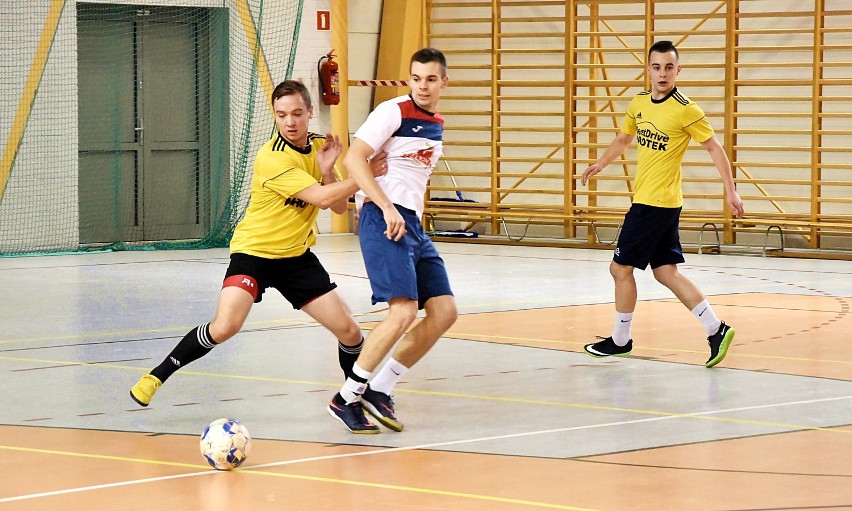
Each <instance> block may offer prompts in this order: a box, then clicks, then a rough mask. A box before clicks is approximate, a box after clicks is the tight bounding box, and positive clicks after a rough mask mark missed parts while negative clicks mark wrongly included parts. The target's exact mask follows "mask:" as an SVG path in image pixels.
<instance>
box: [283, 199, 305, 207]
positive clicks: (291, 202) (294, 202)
mask: <svg viewBox="0 0 852 511" xmlns="http://www.w3.org/2000/svg"><path fill="white" fill-rule="evenodd" d="M284 205H285V206H296V207H297V208H304V207H305V206H307V205H308V203H307V202H305V201H303V200H302V199H297V198H295V197H287V200H285V201H284Z"/></svg>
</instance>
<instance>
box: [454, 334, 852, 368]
mask: <svg viewBox="0 0 852 511" xmlns="http://www.w3.org/2000/svg"><path fill="white" fill-rule="evenodd" d="M442 337H444V338H453V339H457V340H462V341H465V340H480V339H482V340H486V341H487V340H488V339H506V340H509V341H518V342H528V343H532V342H538V343H542V344H564V345H576V346H584V345H586V344H588V341H557V340H553V339H536V338H533V337H512V336H509V335H496V334H471V333H464V332H453V331H452V330H448V331H447V332H446V333H445V334H444V335H443V336H442ZM515 346H518V347H523V346H521V345H515ZM526 347H529V348H534V347H535V346H526ZM633 349H634V351H662V352H664V353H670V352H671V353H688V354H694V353H703V354H705V355H706V354H707V351H706V350H704V351H699V350H688V349H678V348H653V347H648V346H636V347H634V348H633ZM570 353H580V352H579V351H571V352H570ZM728 356H729V357H734V358H735V357H746V358H758V359H769V360H793V361H797V362H820V363H826V364H852V360H831V359H817V358H803V357H784V356H780V355H757V354H750V353H742V352H741V351H734V352H732V353H730V354H729V355H728ZM633 358H635V357H633Z"/></svg>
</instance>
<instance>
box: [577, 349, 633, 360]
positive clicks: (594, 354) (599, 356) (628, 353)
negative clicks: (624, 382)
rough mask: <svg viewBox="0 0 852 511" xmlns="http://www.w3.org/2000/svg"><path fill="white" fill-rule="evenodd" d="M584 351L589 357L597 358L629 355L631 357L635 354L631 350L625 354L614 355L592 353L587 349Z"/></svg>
mask: <svg viewBox="0 0 852 511" xmlns="http://www.w3.org/2000/svg"><path fill="white" fill-rule="evenodd" d="M583 351H585V352H586V355H589V356H590V357H595V358H606V357H626V356H627V355H630V354H631V353H633V350H630V351H628V352H625V353H613V354H612V355H601V354H598V353H592V352H591V351H589V350H587V349H586V348H585V347H583Z"/></svg>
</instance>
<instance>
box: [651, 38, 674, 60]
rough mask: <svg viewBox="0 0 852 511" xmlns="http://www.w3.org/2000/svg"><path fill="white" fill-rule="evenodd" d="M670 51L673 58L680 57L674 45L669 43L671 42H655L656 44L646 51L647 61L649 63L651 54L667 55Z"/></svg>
mask: <svg viewBox="0 0 852 511" xmlns="http://www.w3.org/2000/svg"><path fill="white" fill-rule="evenodd" d="M670 51H673V52H674V54H675V57H677V58H680V55H679V54H678V52H677V48H675V45H674V43H673V42H671V41H657V42H656V43H654V44H653V45H651V48H649V49H648V61H649V62H650V61H651V54H652V53H653V52H657V53H668V52H670Z"/></svg>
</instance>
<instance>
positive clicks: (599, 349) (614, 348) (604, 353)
mask: <svg viewBox="0 0 852 511" xmlns="http://www.w3.org/2000/svg"><path fill="white" fill-rule="evenodd" d="M596 337H597V338H598V339H601V340H600V341H598V342H596V343H594V344H587V345H585V346H583V349H584V350H586V353H588V354H589V355H591V356H593V357H610V356H616V357H625V356H627V355H630V352H631V351H633V339H630V340H629V341H627V344H625V345H624V346H619V345H618V344H615V341H613V340H612V337H607V338H603V337H600V336H596Z"/></svg>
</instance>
